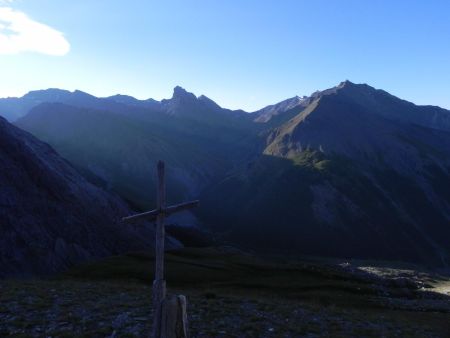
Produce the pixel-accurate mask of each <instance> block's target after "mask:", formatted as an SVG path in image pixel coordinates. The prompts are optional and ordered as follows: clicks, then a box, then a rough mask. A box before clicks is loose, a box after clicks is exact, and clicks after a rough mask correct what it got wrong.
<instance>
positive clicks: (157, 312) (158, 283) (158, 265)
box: [153, 161, 166, 337]
mask: <svg viewBox="0 0 450 338" xmlns="http://www.w3.org/2000/svg"><path fill="white" fill-rule="evenodd" d="M157 171H158V184H157V189H158V190H157V205H156V208H157V210H158V216H157V218H156V245H155V279H154V281H153V308H154V320H153V332H154V337H159V335H160V330H161V327H160V323H161V302H162V301H163V299H164V298H165V297H166V281H165V280H164V238H165V228H164V218H165V215H164V211H165V209H166V182H165V168H164V162H162V161H158V165H157Z"/></svg>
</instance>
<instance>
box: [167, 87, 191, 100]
mask: <svg viewBox="0 0 450 338" xmlns="http://www.w3.org/2000/svg"><path fill="white" fill-rule="evenodd" d="M172 99H182V100H186V99H187V100H189V99H190V100H196V99H197V97H196V96H195V95H194V94H193V93H190V92H188V91H187V90H186V89H184V88H183V87H180V86H176V87H175V88H174V89H173V95H172Z"/></svg>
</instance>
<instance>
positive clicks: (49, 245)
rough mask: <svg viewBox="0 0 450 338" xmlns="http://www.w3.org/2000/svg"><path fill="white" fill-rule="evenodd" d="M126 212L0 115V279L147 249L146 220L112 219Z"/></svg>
mask: <svg viewBox="0 0 450 338" xmlns="http://www.w3.org/2000/svg"><path fill="white" fill-rule="evenodd" d="M129 213H130V210H129V209H128V207H127V205H126V204H125V203H124V202H122V200H121V199H119V198H118V197H116V196H114V195H112V194H109V193H107V192H105V191H103V190H101V189H100V188H98V187H96V186H94V185H92V184H91V183H89V182H87V181H86V180H85V179H84V178H83V177H82V176H81V175H79V174H78V172H77V171H76V170H75V169H74V168H73V167H72V166H71V165H70V164H69V163H68V162H66V161H65V160H64V159H63V158H61V157H60V156H59V155H58V154H57V153H56V152H55V151H54V150H53V149H52V148H51V147H50V146H49V145H47V144H45V143H43V142H41V141H39V140H38V139H36V138H35V137H33V136H32V135H30V134H28V133H27V132H25V131H22V130H20V129H19V128H17V127H15V126H13V125H11V124H9V123H8V122H7V121H6V120H5V119H3V118H0V277H5V276H26V275H30V274H47V273H52V272H57V271H61V270H64V269H65V268H67V267H69V266H71V265H74V264H77V263H80V262H82V261H85V260H90V259H93V258H97V257H103V256H107V255H112V254H116V253H124V252H127V251H130V250H142V249H151V248H152V246H153V238H154V237H153V236H154V235H153V229H152V227H151V226H150V225H146V226H145V225H141V226H136V227H130V226H128V225H126V224H120V223H119V221H118V220H120V218H121V217H123V216H124V215H128V214H129ZM173 245H176V243H175V242H172V243H169V247H170V246H173Z"/></svg>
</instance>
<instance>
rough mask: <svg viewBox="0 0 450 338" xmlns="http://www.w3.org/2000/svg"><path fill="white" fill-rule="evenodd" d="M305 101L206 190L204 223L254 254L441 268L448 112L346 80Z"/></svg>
mask: <svg viewBox="0 0 450 338" xmlns="http://www.w3.org/2000/svg"><path fill="white" fill-rule="evenodd" d="M309 101H310V104H308V105H307V106H306V107H305V108H304V109H300V111H299V112H298V114H297V115H296V116H294V117H293V118H291V119H290V120H288V121H287V122H285V123H283V124H281V125H280V126H279V127H277V128H274V129H273V130H272V131H271V132H270V133H269V136H268V137H267V140H266V148H265V150H264V155H262V156H259V157H257V158H256V159H255V160H253V161H251V162H249V163H247V164H246V166H245V167H244V166H243V167H242V168H241V170H236V171H235V172H234V173H231V174H230V175H229V176H228V177H227V178H225V179H224V180H223V181H222V182H220V183H219V184H217V185H216V186H214V187H210V188H209V189H208V190H207V191H206V192H205V195H204V196H203V199H204V200H205V201H207V203H206V205H205V203H204V209H203V210H202V212H203V217H204V219H205V221H206V222H207V223H208V224H214V225H215V226H216V227H217V228H216V229H217V230H219V231H223V232H224V233H225V234H226V236H228V237H229V238H231V239H232V240H234V241H240V242H241V243H243V244H244V245H251V246H253V247H254V248H257V249H260V250H261V249H262V248H264V250H273V251H276V250H280V249H281V250H284V251H288V252H303V253H310V254H321V255H330V256H346V257H353V256H357V257H366V258H368V257H370V258H390V259H400V260H413V261H422V262H427V263H430V264H438V265H448V264H449V254H450V251H449V248H450V240H449V238H450V222H449V221H450V183H449V182H450V134H449V133H448V132H447V131H446V130H447V125H446V122H445V121H447V120H446V119H447V115H448V113H449V112H448V111H446V110H443V109H436V108H432V107H420V106H415V105H413V104H411V103H408V102H405V101H402V100H400V99H398V98H395V97H393V96H391V95H389V94H387V93H386V92H383V91H379V90H375V89H373V88H371V87H369V86H367V85H355V84H352V83H350V82H344V83H342V84H341V85H339V86H338V87H336V88H332V89H330V90H327V91H324V92H318V93H315V94H313V95H312V96H311V97H310V98H309ZM433 121H441V122H440V123H435V122H433ZM223 196H227V198H225V199H224V198H222V197H223ZM224 200H225V202H224ZM214 206H215V208H219V211H217V209H216V211H215V214H220V215H221V216H223V217H214V216H212V215H209V214H208V210H210V209H211V208H214Z"/></svg>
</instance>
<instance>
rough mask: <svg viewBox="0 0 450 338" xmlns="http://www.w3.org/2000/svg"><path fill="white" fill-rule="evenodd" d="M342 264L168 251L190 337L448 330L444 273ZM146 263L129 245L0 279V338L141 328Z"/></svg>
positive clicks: (146, 299)
mask: <svg viewBox="0 0 450 338" xmlns="http://www.w3.org/2000/svg"><path fill="white" fill-rule="evenodd" d="M349 265H350V264H344V265H330V264H318V263H311V262H309V263H305V262H298V261H280V260H267V259H264V260H262V259H260V258H256V257H254V256H251V255H247V254H243V253H239V252H234V251H231V252H230V251H229V250H228V249H227V250H224V249H184V250H182V251H179V252H173V253H170V254H168V255H167V279H168V283H169V287H170V286H172V287H171V288H169V291H170V292H171V293H177V294H184V295H186V296H187V297H188V315H189V323H190V331H191V336H192V337H262V338H263V337H330V336H332V337H449V336H450V297H449V294H448V291H449V290H448V286H449V280H448V279H447V278H444V277H441V276H437V275H434V276H432V275H430V274H427V273H422V272H421V273H415V274H414V276H408V273H410V274H411V271H412V270H405V269H398V270H397V269H382V268H372V269H373V270H376V272H377V274H369V273H368V272H367V270H369V267H367V266H366V267H364V268H362V267H355V268H353V267H352V266H349ZM150 271H152V258H151V257H150V256H147V255H143V254H136V255H128V256H121V257H113V258H109V259H107V260H103V261H100V262H97V263H94V264H89V265H84V266H81V267H78V268H76V269H73V270H72V271H70V272H69V273H66V274H64V275H63V276H59V277H58V278H54V279H51V280H42V279H41V280H21V281H18V280H5V281H1V282H0V337H147V336H148V333H149V332H150V326H151V316H152V311H151V308H152V307H151V287H150V282H149V281H150V280H151V274H150V273H149V272H150ZM395 271H399V272H398V273H397V274H396V273H394V272H395ZM383 274H384V275H385V276H381V275H383ZM386 274H387V275H388V276H386ZM125 277H126V278H125ZM436 291H441V293H438V292H436ZM446 293H447V294H446Z"/></svg>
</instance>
